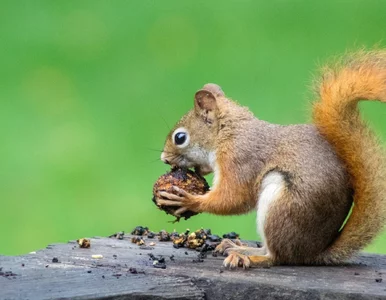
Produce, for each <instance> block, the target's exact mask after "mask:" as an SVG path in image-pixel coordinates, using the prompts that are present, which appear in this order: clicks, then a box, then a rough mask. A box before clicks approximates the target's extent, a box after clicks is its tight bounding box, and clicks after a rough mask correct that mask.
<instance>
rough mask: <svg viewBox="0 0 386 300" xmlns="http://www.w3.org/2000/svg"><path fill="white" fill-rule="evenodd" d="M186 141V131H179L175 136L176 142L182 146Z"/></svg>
mask: <svg viewBox="0 0 386 300" xmlns="http://www.w3.org/2000/svg"><path fill="white" fill-rule="evenodd" d="M185 141H186V133H185V132H177V133H176V135H175V136H174V143H175V144H176V145H178V146H181V145H182V144H183V143H185Z"/></svg>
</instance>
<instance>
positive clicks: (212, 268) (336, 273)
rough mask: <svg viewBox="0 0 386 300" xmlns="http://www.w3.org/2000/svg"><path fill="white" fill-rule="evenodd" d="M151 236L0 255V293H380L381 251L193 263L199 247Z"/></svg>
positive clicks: (385, 265)
mask: <svg viewBox="0 0 386 300" xmlns="http://www.w3.org/2000/svg"><path fill="white" fill-rule="evenodd" d="M154 241H155V242H156V245H155V246H154V247H150V248H145V249H141V248H140V247H139V246H137V245H135V244H133V243H131V242H130V240H129V238H125V239H124V240H118V239H113V238H93V239H91V245H92V246H91V248H90V249H81V248H79V247H78V246H77V244H76V242H75V241H73V242H69V243H68V244H55V245H50V246H48V247H47V248H46V249H43V250H40V251H37V252H36V254H27V255H23V256H0V268H2V270H1V271H0V275H1V276H0V298H1V299H386V278H385V280H383V281H381V279H382V278H383V277H384V276H385V275H384V274H386V257H385V256H380V255H370V254H362V255H361V256H360V257H359V258H358V259H356V260H355V263H353V264H351V265H347V266H340V267H291V266H280V267H271V268H269V269H249V270H242V269H237V270H225V269H223V268H222V267H221V265H222V260H223V257H212V255H210V254H209V255H208V257H207V258H206V259H204V262H193V260H195V259H197V254H198V252H197V251H195V250H190V249H185V248H180V249H175V248H173V247H172V243H171V242H158V241H157V240H156V239H154ZM148 242H150V239H148ZM149 253H152V254H154V255H155V256H159V255H162V256H163V257H165V258H166V269H158V268H154V267H153V261H152V260H150V258H149V255H148V254H149ZM93 254H101V255H103V258H102V259H93V258H92V257H91V255H93ZM172 255H174V261H172V260H171V259H170V256H172ZM54 257H56V258H58V259H59V262H58V263H53V262H52V259H53V258H54ZM130 268H135V269H136V271H137V274H133V273H132V272H133V269H131V271H130ZM10 272H11V273H10ZM10 274H14V275H10Z"/></svg>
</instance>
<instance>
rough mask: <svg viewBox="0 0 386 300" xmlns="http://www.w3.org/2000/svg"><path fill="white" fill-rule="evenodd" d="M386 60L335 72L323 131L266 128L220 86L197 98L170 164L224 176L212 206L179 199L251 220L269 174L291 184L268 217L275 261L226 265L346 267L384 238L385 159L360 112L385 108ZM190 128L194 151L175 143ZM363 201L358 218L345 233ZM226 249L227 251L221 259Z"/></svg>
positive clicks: (319, 125) (321, 111) (328, 84)
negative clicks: (366, 104)
mask: <svg viewBox="0 0 386 300" xmlns="http://www.w3.org/2000/svg"><path fill="white" fill-rule="evenodd" d="M385 57H386V56H385V52H384V51H380V52H372V53H367V54H359V55H356V56H354V57H350V59H349V61H348V62H346V63H345V64H343V66H342V67H337V68H335V69H328V70H327V71H326V73H325V74H326V75H325V76H324V77H323V80H322V82H321V84H320V98H321V100H320V101H319V102H316V103H315V105H314V111H313V112H314V113H313V117H314V122H315V125H316V127H315V126H313V125H290V126H280V125H274V124H269V123H267V122H264V121H261V120H258V119H256V118H255V117H254V116H253V114H252V113H251V112H250V111H249V110H248V109H247V108H245V107H241V106H239V105H238V104H236V103H235V102H233V101H231V100H229V99H227V98H226V97H225V95H224V93H223V92H222V90H221V88H220V87H218V86H217V85H214V84H208V85H206V86H204V88H203V89H202V90H200V91H198V92H197V93H196V96H195V106H194V109H193V110H191V111H190V112H189V113H188V114H186V115H185V116H184V117H183V118H182V119H181V120H180V121H179V122H178V123H177V124H176V126H175V128H174V129H173V130H172V131H171V133H170V134H169V135H168V137H167V140H166V143H165V147H164V153H163V160H164V161H167V162H168V163H170V164H172V165H178V166H185V167H196V168H197V169H198V170H199V171H201V172H202V173H203V174H206V173H209V172H214V173H215V178H214V186H213V187H212V190H211V191H210V192H209V193H207V194H205V195H202V196H196V195H190V194H187V193H186V192H184V191H180V195H178V196H175V195H174V196H172V195H171V196H170V199H171V200H173V201H174V203H177V204H178V205H180V206H181V207H182V208H183V209H189V210H193V211H197V212H209V213H214V214H220V215H229V214H242V213H246V212H248V211H250V210H253V209H255V208H256V205H257V203H258V200H259V196H260V193H261V182H262V181H263V180H264V178H267V176H268V175H269V174H271V173H272V172H277V173H279V174H281V176H282V178H283V179H284V182H285V186H284V189H283V191H282V193H281V194H280V195H279V196H278V198H277V199H276V201H274V202H273V203H272V204H271V205H270V206H269V210H268V212H267V214H266V219H265V223H264V233H265V236H266V241H265V242H266V245H265V246H266V250H267V253H268V255H263V256H262V255H252V256H246V255H245V254H244V253H245V251H246V250H245V249H244V248H237V247H234V248H235V249H234V251H233V249H232V251H231V252H230V258H228V259H227V260H226V261H225V264H227V265H229V266H235V265H238V264H240V263H241V264H242V265H243V266H244V267H245V266H258V265H264V264H267V263H269V264H337V263H341V262H343V261H344V260H346V259H347V258H349V257H350V256H351V255H352V254H353V253H355V252H356V251H357V250H359V249H361V248H363V247H364V246H365V245H366V244H367V243H369V242H370V241H371V239H372V238H373V237H374V236H375V235H376V233H378V232H379V231H380V229H381V228H382V226H383V224H384V215H385V202H386V201H384V200H385V199H384V198H385V195H384V194H385V192H386V175H385V170H386V167H385V162H384V155H383V153H382V151H381V149H380V147H379V145H378V143H377V141H376V139H375V138H374V137H373V134H372V133H371V132H370V131H369V130H368V128H367V127H366V126H365V125H364V123H363V121H361V120H360V118H359V113H358V111H357V108H356V103H357V102H358V100H360V99H379V100H381V101H385V98H386V58H385ZM180 127H183V128H185V129H186V130H187V132H188V133H189V134H190V142H189V144H188V145H187V146H186V147H184V148H179V147H177V146H176V145H174V143H173V140H172V134H173V132H174V131H175V130H176V129H177V128H180ZM353 200H354V203H355V206H354V209H353V212H352V215H351V216H350V218H349V220H348V222H347V224H346V225H345V227H344V229H343V231H342V232H339V229H340V228H341V226H342V224H343V222H344V220H345V218H346V216H347V214H348V212H349V210H350V207H351V205H352V201H353ZM226 247H228V248H229V243H228V244H226V242H224V245H222V246H219V248H218V249H219V251H220V252H224V250H223V249H225V248H226ZM243 251H244V252H243ZM248 251H249V250H248Z"/></svg>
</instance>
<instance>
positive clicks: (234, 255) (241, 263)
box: [223, 251, 251, 269]
mask: <svg viewBox="0 0 386 300" xmlns="http://www.w3.org/2000/svg"><path fill="white" fill-rule="evenodd" d="M223 264H224V266H225V267H227V268H230V269H233V268H236V267H242V268H243V269H246V268H249V266H250V265H251V261H250V260H249V258H248V256H247V255H244V254H241V253H238V252H236V251H231V252H230V253H229V255H228V256H227V258H225V259H224V263H223Z"/></svg>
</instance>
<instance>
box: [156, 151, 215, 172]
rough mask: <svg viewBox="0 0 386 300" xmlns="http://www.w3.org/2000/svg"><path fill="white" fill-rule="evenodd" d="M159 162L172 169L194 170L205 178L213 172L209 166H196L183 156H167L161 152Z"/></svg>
mask: <svg viewBox="0 0 386 300" xmlns="http://www.w3.org/2000/svg"><path fill="white" fill-rule="evenodd" d="M161 160H162V161H163V162H164V163H165V164H168V165H170V166H171V167H172V169H174V168H186V169H190V168H194V171H195V172H196V173H197V174H199V175H201V176H205V175H208V174H210V173H212V172H213V169H212V167H211V166H209V164H206V163H205V164H197V163H193V162H191V161H190V160H189V159H188V158H187V157H185V156H184V155H167V154H166V153H165V152H162V154H161Z"/></svg>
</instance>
